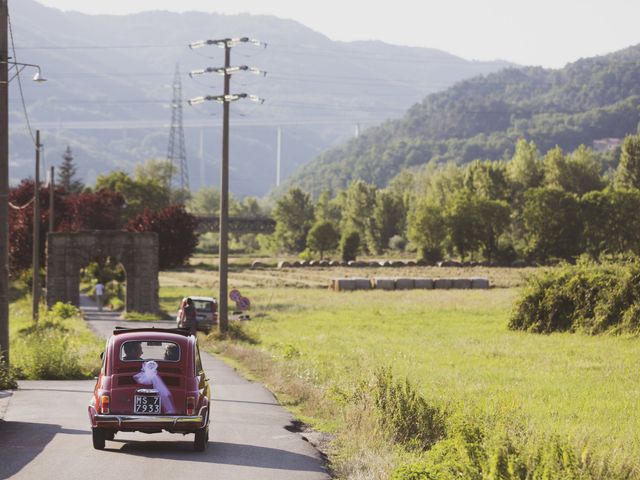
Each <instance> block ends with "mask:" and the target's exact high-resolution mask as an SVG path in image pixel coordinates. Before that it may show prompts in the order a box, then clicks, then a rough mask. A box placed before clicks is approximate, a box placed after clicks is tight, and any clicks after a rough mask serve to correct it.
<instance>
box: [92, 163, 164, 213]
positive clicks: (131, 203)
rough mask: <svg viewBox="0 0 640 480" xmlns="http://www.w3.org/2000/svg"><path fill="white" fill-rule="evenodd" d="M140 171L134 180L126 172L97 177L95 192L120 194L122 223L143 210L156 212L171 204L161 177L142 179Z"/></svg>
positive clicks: (151, 176) (141, 170)
mask: <svg viewBox="0 0 640 480" xmlns="http://www.w3.org/2000/svg"><path fill="white" fill-rule="evenodd" d="M143 171H146V169H143V168H142V167H141V169H140V170H139V171H138V174H139V175H137V176H136V178H135V179H133V178H131V177H130V176H129V175H128V174H127V173H126V172H123V171H118V172H111V173H108V174H106V175H100V176H98V179H97V180H96V186H95V189H96V190H101V189H105V190H111V191H114V192H118V193H120V194H122V196H123V197H124V199H125V208H124V209H123V212H122V217H123V220H124V221H128V220H129V219H130V218H133V217H135V216H137V215H140V214H142V212H143V211H144V209H145V208H149V209H151V210H154V211H157V210H162V209H163V208H166V207H168V206H169V205H170V204H171V192H170V190H169V189H168V188H167V187H166V186H165V184H164V180H163V179H162V176H161V175H155V176H153V175H150V176H148V177H144V176H143V174H142V173H141V172H143Z"/></svg>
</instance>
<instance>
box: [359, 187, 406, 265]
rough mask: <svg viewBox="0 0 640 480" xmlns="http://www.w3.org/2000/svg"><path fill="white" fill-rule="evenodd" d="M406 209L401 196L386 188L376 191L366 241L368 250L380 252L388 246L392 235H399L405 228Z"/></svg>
mask: <svg viewBox="0 0 640 480" xmlns="http://www.w3.org/2000/svg"><path fill="white" fill-rule="evenodd" d="M405 222H406V211H405V208H404V203H403V202H402V198H401V197H399V196H397V195H395V194H393V193H391V192H390V191H387V190H379V191H378V192H377V193H376V200H375V206H374V208H373V212H372V217H371V222H370V223H369V228H368V235H367V241H368V246H369V250H370V251H372V252H375V253H377V254H380V253H382V252H383V251H384V250H386V249H387V248H388V246H389V240H390V239H391V237H393V236H394V235H401V234H402V233H403V232H404V229H405Z"/></svg>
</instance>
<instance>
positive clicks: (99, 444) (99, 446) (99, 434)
mask: <svg viewBox="0 0 640 480" xmlns="http://www.w3.org/2000/svg"><path fill="white" fill-rule="evenodd" d="M91 434H92V437H93V448H95V449H96V450H104V442H105V440H106V438H105V437H106V435H105V431H104V429H102V428H92V429H91Z"/></svg>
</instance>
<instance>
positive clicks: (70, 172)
mask: <svg viewBox="0 0 640 480" xmlns="http://www.w3.org/2000/svg"><path fill="white" fill-rule="evenodd" d="M77 170H78V167H76V165H75V163H74V162H73V153H71V147H70V146H68V145H67V149H66V150H65V152H64V154H63V155H62V165H60V168H59V169H58V184H59V185H62V186H63V187H64V189H65V191H66V192H67V193H70V194H71V193H80V192H81V191H82V189H83V188H84V184H83V183H82V182H81V181H80V180H78V179H77V178H75V177H76V172H77Z"/></svg>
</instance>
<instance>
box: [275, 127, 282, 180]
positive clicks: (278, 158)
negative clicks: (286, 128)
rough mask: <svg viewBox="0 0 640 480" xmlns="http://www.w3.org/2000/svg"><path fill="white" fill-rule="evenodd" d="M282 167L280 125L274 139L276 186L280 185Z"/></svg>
mask: <svg viewBox="0 0 640 480" xmlns="http://www.w3.org/2000/svg"><path fill="white" fill-rule="evenodd" d="M281 167H282V127H278V136H277V141H276V187H279V186H280V179H281V176H280V175H281Z"/></svg>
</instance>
